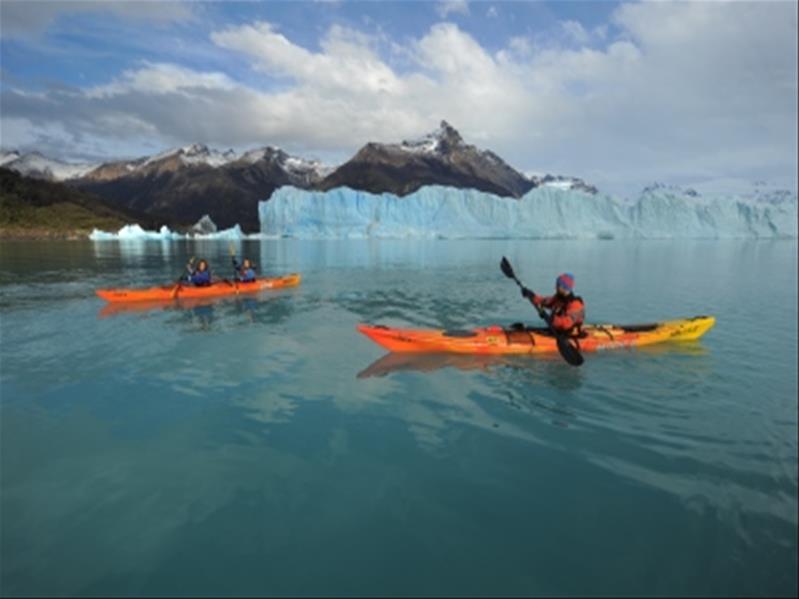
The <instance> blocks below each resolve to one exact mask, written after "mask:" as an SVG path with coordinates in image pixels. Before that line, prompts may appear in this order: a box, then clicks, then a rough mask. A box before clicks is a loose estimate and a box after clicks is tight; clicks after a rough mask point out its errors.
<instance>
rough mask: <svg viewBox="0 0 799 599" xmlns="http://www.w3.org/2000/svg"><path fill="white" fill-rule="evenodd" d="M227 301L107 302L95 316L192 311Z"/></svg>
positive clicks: (200, 298) (201, 298)
mask: <svg viewBox="0 0 799 599" xmlns="http://www.w3.org/2000/svg"><path fill="white" fill-rule="evenodd" d="M224 301H229V300H226V299H225V298H221V299H220V298H219V297H194V298H180V297H179V298H178V299H175V300H145V301H136V302H108V303H107V304H104V305H103V307H102V308H101V309H100V312H99V313H98V314H97V316H99V317H100V318H106V317H108V316H116V315H117V314H131V313H136V312H149V311H151V310H167V309H169V308H175V309H178V310H193V309H194V308H202V307H204V306H213V305H216V304H218V303H220V302H224Z"/></svg>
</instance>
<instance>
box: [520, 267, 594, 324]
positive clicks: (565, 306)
mask: <svg viewBox="0 0 799 599" xmlns="http://www.w3.org/2000/svg"><path fill="white" fill-rule="evenodd" d="M522 297H525V298H527V299H529V300H530V302H532V304H533V305H534V306H536V307H539V306H540V307H542V308H547V309H548V310H550V314H551V316H552V328H553V329H555V330H556V331H557V332H559V333H565V334H567V335H569V336H572V337H578V336H580V334H581V333H582V326H583V322H584V321H585V304H584V303H583V299H582V298H581V297H578V296H576V295H574V275H573V274H571V273H569V272H565V273H563V274H561V275H559V276H558V278H557V279H555V295H550V296H543V295H538V294H536V293H533V292H532V291H530V290H529V289H527V287H522Z"/></svg>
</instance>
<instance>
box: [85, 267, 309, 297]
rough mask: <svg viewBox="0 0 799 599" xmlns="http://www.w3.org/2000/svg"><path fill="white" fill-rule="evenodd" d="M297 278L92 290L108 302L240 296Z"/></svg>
mask: <svg viewBox="0 0 799 599" xmlns="http://www.w3.org/2000/svg"><path fill="white" fill-rule="evenodd" d="M300 279H301V277H300V275H299V274H297V273H292V274H288V275H284V276H282V277H273V278H262V279H256V280H255V281H253V282H252V283H241V282H238V281H228V280H227V279H225V280H222V281H217V282H216V283H212V284H211V285H207V286H205V287H195V286H194V285H191V284H190V283H181V284H179V285H178V286H177V289H176V286H175V285H174V284H173V285H163V286H161V287H149V288H146V289H122V288H120V289H97V290H96V291H95V293H97V295H99V296H100V297H101V298H103V299H104V300H106V301H108V302H144V301H164V300H173V299H180V298H183V299H187V298H201V297H220V296H224V295H240V294H242V293H257V292H258V291H263V290H265V289H280V288H283V287H296V286H297V285H299V284H300Z"/></svg>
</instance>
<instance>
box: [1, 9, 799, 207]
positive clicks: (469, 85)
mask: <svg viewBox="0 0 799 599" xmlns="http://www.w3.org/2000/svg"><path fill="white" fill-rule="evenodd" d="M442 119H443V120H447V121H448V122H449V123H450V124H452V125H453V126H454V127H455V128H456V129H458V131H459V132H460V133H461V135H462V136H463V138H464V139H465V141H466V142H467V143H471V144H474V145H476V146H478V147H480V148H485V149H491V150H493V151H494V152H496V153H497V154H499V155H500V156H501V157H502V158H503V159H505V161H507V162H508V163H509V164H510V165H511V166H513V167H514V168H516V169H518V170H520V171H523V172H526V173H528V174H533V173H540V174H543V173H555V174H562V175H570V176H577V177H581V178H583V179H584V180H586V181H588V182H591V183H594V184H596V185H598V186H599V187H600V188H602V189H605V190H607V191H610V192H617V193H631V192H632V191H633V190H635V189H640V187H641V186H643V185H646V184H648V183H651V182H653V181H661V182H665V183H673V184H677V185H692V184H694V185H695V184H702V183H707V182H714V181H719V182H721V181H729V180H746V181H752V180H763V181H768V182H773V183H777V184H781V185H783V186H787V187H791V188H792V189H796V185H797V184H796V179H797V3H796V2H793V1H784V2H783V1H769V0H764V1H757V2H741V1H735V2H721V1H715V0H714V1H709V0H708V1H703V2H644V3H639V2H609V1H601V2H599V1H594V2H581V1H568V2H567V1H561V2H552V3H549V2H522V1H515V2H495V1H491V0H488V1H480V2H477V1H475V2H467V1H463V0H458V1H435V2H422V1H410V0H406V1H404V2H375V1H371V2H346V1H335V0H326V1H284V2H255V1H250V2H233V1H226V2H160V1H147V0H138V1H136V2H128V1H111V0H105V1H98V0H95V1H92V2H75V1H71V0H61V1H57V2H46V1H41V0H24V1H20V0H2V1H1V2H0V146H2V148H3V149H6V150H8V149H17V150H21V151H31V150H38V151H40V152H42V153H43V154H45V155H47V156H50V157H54V158H59V159H62V160H69V161H85V160H90V161H94V160H109V159H114V158H132V157H138V156H143V155H148V154H153V153H156V152H160V151H162V150H164V149H165V148H169V147H175V146H183V145H188V144H191V143H203V144H206V145H208V146H210V147H213V148H217V149H220V150H224V149H228V148H233V149H235V150H239V151H241V150H246V149H251V148H255V147H263V146H266V145H272V146H279V147H282V148H284V149H285V150H287V151H289V152H290V153H293V154H297V155H300V156H303V157H307V158H316V159H320V160H322V161H324V162H326V163H329V164H338V163H341V162H344V161H346V160H347V159H348V158H349V157H351V156H352V154H354V153H355V152H356V151H357V150H358V148H360V147H361V146H362V145H364V144H365V143H367V142H369V141H376V142H398V141H401V140H403V139H409V138H418V137H420V136H423V135H424V134H426V133H428V132H430V131H433V130H435V129H436V128H437V127H438V125H439V123H440V121H441V120H442Z"/></svg>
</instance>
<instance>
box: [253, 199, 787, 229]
mask: <svg viewBox="0 0 799 599" xmlns="http://www.w3.org/2000/svg"><path fill="white" fill-rule="evenodd" d="M258 213H259V219H260V222H261V233H262V235H264V236H269V237H296V238H369V237H376V238H403V237H427V238H532V239H581V238H582V239H584V238H589V239H597V238H598V239H617V238H728V237H729V238H735V237H768V238H775V237H789V238H790V237H797V196H796V193H795V192H785V191H775V192H770V193H755V192H753V193H749V194H739V195H733V194H729V193H727V194H705V195H701V194H699V193H698V192H696V191H694V190H680V189H677V188H671V187H666V186H655V187H652V188H648V189H646V190H644V192H642V194H641V195H640V196H639V197H638V198H637V199H635V200H632V201H630V200H623V199H620V198H617V197H613V196H610V195H607V194H601V193H595V194H594V193H588V192H586V191H584V190H580V189H564V188H559V187H553V186H544V187H537V188H535V189H532V190H530V191H529V192H528V193H527V194H525V195H524V196H523V197H522V198H520V199H514V198H506V197H500V196H496V195H493V194H490V193H485V192H482V191H477V190H474V189H457V188H453V187H442V186H428V187H423V188H421V189H419V190H418V191H416V192H414V193H412V194H409V195H407V196H404V197H399V196H396V195H393V194H389V193H384V194H372V193H369V192H364V191H357V190H353V189H350V188H347V187H340V188H337V189H332V190H329V191H325V192H322V191H307V190H301V189H297V188H295V187H291V186H285V187H281V188H279V189H277V190H276V191H275V192H274V193H273V194H272V197H271V198H270V199H269V200H267V201H262V202H260V203H259V206H258Z"/></svg>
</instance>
